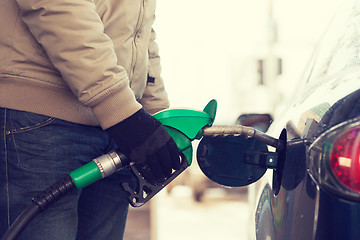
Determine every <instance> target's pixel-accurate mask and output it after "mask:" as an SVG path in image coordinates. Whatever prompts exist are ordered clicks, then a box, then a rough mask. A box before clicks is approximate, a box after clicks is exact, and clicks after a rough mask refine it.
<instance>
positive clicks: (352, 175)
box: [330, 126, 360, 193]
mask: <svg viewBox="0 0 360 240" xmlns="http://www.w3.org/2000/svg"><path fill="white" fill-rule="evenodd" d="M330 166H331V170H332V171H333V173H334V175H335V177H336V178H337V179H338V180H339V181H340V182H341V183H342V184H344V185H345V186H347V187H348V188H350V189H351V190H353V191H356V192H359V193H360V126H357V127H354V128H352V129H350V130H348V131H347V132H345V133H344V134H342V135H340V137H338V138H337V139H336V141H335V142H334V143H333V146H332V150H331V153H330Z"/></svg>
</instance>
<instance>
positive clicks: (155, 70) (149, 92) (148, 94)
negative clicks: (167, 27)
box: [140, 29, 169, 114]
mask: <svg viewBox="0 0 360 240" xmlns="http://www.w3.org/2000/svg"><path fill="white" fill-rule="evenodd" d="M155 38H156V33H155V31H154V29H152V31H151V37H150V42H149V70H148V81H147V86H146V89H145V92H144V94H143V97H142V98H141V100H140V103H141V105H142V106H143V107H144V108H145V109H146V111H148V112H149V113H151V114H154V113H156V112H158V111H160V110H163V109H165V108H168V107H169V99H168V95H167V93H166V91H165V87H164V81H163V79H162V78H161V75H160V73H161V65H160V56H159V48H158V45H157V43H156V42H155Z"/></svg>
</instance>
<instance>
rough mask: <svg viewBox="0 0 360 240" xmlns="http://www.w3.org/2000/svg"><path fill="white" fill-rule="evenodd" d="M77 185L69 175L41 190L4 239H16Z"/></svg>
mask: <svg viewBox="0 0 360 240" xmlns="http://www.w3.org/2000/svg"><path fill="white" fill-rule="evenodd" d="M75 187H76V186H75V183H74V181H73V180H72V178H71V177H70V176H69V175H67V176H66V177H65V178H63V179H61V180H60V181H58V182H56V183H55V184H54V185H52V186H51V187H49V188H48V189H46V190H45V191H43V192H41V193H40V194H39V195H38V196H37V197H36V198H33V200H32V204H31V205H30V206H28V207H27V208H25V210H24V211H23V212H22V213H21V214H20V215H19V216H18V217H17V218H16V220H15V221H14V223H13V224H12V225H11V226H10V228H9V229H8V230H7V232H6V233H5V234H4V236H3V238H2V240H14V239H16V238H17V237H18V236H19V234H20V233H21V232H22V231H23V230H24V229H25V227H26V226H27V225H28V224H29V223H30V222H31V220H32V219H33V218H34V217H35V216H36V215H37V214H38V213H39V212H41V211H42V210H45V209H46V208H47V207H48V206H49V205H50V204H52V203H54V202H55V201H57V200H59V199H60V198H61V197H62V196H64V195H65V194H66V193H68V192H70V191H71V190H73V189H75Z"/></svg>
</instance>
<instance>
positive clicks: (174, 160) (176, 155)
mask: <svg viewBox="0 0 360 240" xmlns="http://www.w3.org/2000/svg"><path fill="white" fill-rule="evenodd" d="M167 148H168V152H169V155H170V159H171V167H172V168H173V169H174V170H177V169H179V168H180V165H181V159H180V152H179V149H178V148H177V146H176V143H175V142H174V141H169V143H168V144H167ZM169 162H170V161H169Z"/></svg>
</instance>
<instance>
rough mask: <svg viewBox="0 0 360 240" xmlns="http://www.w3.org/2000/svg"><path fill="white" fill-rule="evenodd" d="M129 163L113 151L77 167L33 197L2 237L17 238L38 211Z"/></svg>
mask: <svg viewBox="0 0 360 240" xmlns="http://www.w3.org/2000/svg"><path fill="white" fill-rule="evenodd" d="M129 164H130V162H129V161H128V159H127V158H126V157H125V156H124V155H123V154H121V153H118V152H116V151H112V152H110V153H107V154H104V155H102V156H100V157H98V158H95V159H94V160H92V161H91V162H89V163H87V164H85V165H84V166H82V167H80V168H77V169H75V170H74V171H72V172H70V173H69V174H68V175H66V176H65V177H64V178H63V179H61V180H59V181H57V182H56V183H55V184H53V185H51V186H50V187H49V188H47V189H46V190H44V191H43V192H41V193H40V194H38V195H37V196H36V197H35V198H33V199H32V203H31V205H29V206H28V207H27V208H25V210H24V211H23V212H22V213H21V214H20V215H19V216H18V217H17V219H16V220H15V221H14V223H13V224H12V225H11V226H10V228H9V229H8V230H7V232H6V233H5V234H4V236H3V237H2V240H13V239H16V238H17V237H18V236H19V235H20V233H21V232H22V231H23V230H24V229H25V227H26V226H27V225H28V224H29V223H30V222H31V220H32V219H33V218H34V217H35V216H36V215H37V214H38V213H40V212H41V211H43V210H45V209H46V208H48V207H49V206H50V205H51V204H53V203H54V202H56V201H57V200H59V199H60V198H61V197H62V196H64V195H65V194H67V193H69V192H71V191H73V190H75V189H81V188H84V187H86V186H88V185H90V184H92V183H94V182H96V181H98V180H99V179H101V178H105V177H107V176H109V175H111V174H113V173H114V172H116V171H118V170H120V169H122V168H124V167H126V166H128V165H129Z"/></svg>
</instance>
